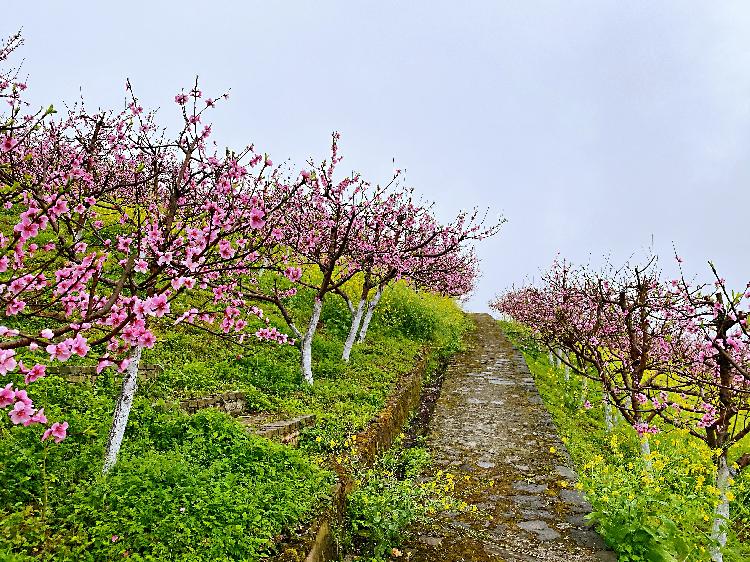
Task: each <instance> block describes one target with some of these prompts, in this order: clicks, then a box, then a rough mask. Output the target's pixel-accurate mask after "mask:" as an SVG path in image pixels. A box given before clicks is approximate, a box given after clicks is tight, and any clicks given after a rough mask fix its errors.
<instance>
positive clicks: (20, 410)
mask: <svg viewBox="0 0 750 562" xmlns="http://www.w3.org/2000/svg"><path fill="white" fill-rule="evenodd" d="M34 413H35V410H34V407H33V406H32V405H31V404H27V403H25V402H16V403H15V404H14V405H13V409H12V410H11V411H10V413H9V414H8V415H9V416H10V421H12V422H13V425H18V424H23V425H30V424H31V418H32V416H33V415H34Z"/></svg>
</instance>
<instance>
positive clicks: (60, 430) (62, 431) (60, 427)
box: [42, 422, 68, 443]
mask: <svg viewBox="0 0 750 562" xmlns="http://www.w3.org/2000/svg"><path fill="white" fill-rule="evenodd" d="M67 434H68V422H63V423H59V422H55V423H53V424H52V425H51V426H50V427H49V429H47V431H45V432H44V435H42V441H46V440H47V439H48V438H49V437H50V436H52V437H54V439H55V443H59V442H60V441H62V440H63V439H65V437H67Z"/></svg>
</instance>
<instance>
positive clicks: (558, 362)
mask: <svg viewBox="0 0 750 562" xmlns="http://www.w3.org/2000/svg"><path fill="white" fill-rule="evenodd" d="M555 364H556V366H557V368H558V369H559V368H560V367H562V351H560V350H559V349H556V350H555Z"/></svg>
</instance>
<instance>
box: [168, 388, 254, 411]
mask: <svg viewBox="0 0 750 562" xmlns="http://www.w3.org/2000/svg"><path fill="white" fill-rule="evenodd" d="M246 406H247V404H246V402H245V395H244V394H243V393H242V392H224V393H222V394H215V395H213V396H204V397H203V398H194V399H190V400H182V401H180V408H182V409H183V410H185V411H186V412H187V413H189V414H194V413H195V412H197V411H198V410H202V409H204V408H216V409H217V410H221V411H222V412H226V413H227V414H232V415H235V416H237V415H240V414H242V413H244V412H245V408H246Z"/></svg>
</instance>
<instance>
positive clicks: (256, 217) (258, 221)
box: [250, 208, 266, 228]
mask: <svg viewBox="0 0 750 562" xmlns="http://www.w3.org/2000/svg"><path fill="white" fill-rule="evenodd" d="M265 216H266V212H265V211H263V210H262V209H257V208H256V209H253V210H252V211H250V226H251V227H252V228H263V226H264V225H265V224H266V221H265V220H263V217H265Z"/></svg>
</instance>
